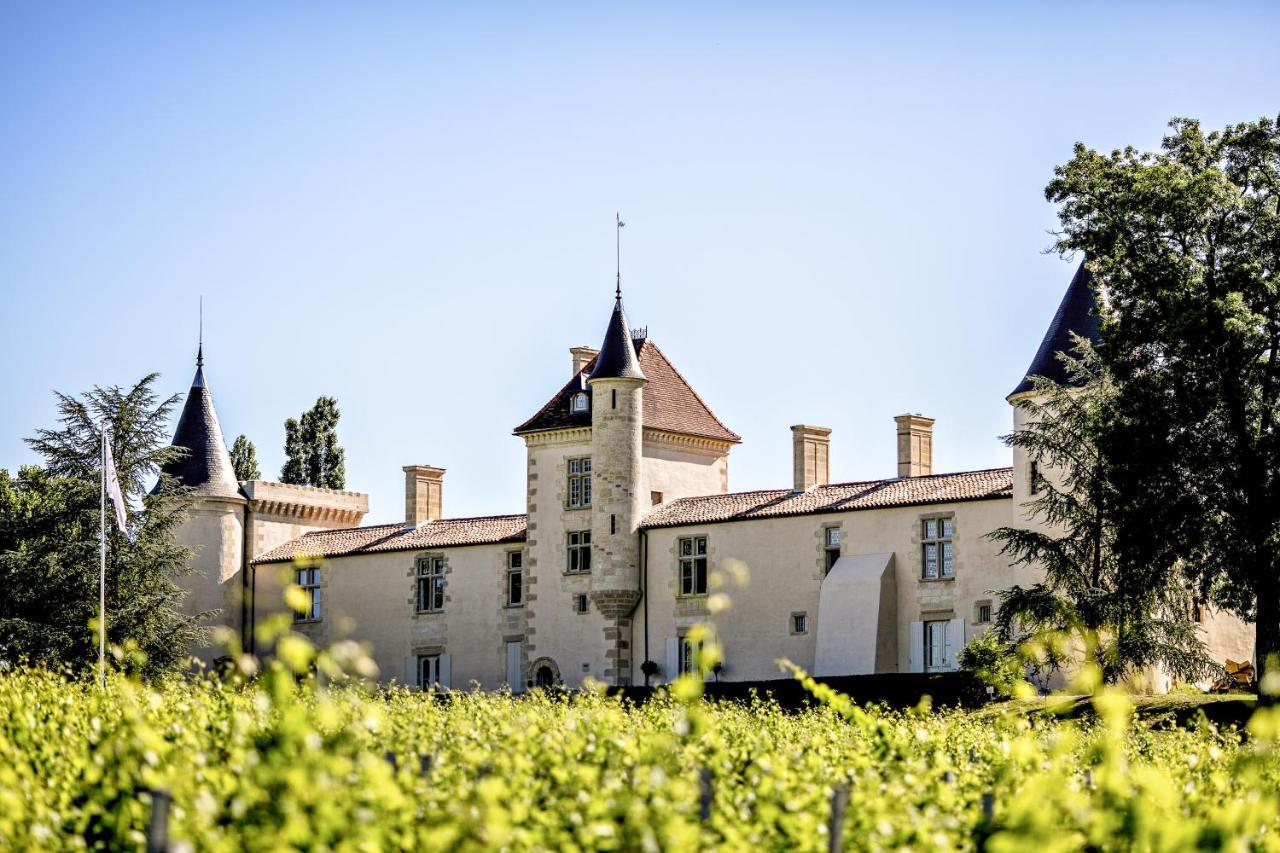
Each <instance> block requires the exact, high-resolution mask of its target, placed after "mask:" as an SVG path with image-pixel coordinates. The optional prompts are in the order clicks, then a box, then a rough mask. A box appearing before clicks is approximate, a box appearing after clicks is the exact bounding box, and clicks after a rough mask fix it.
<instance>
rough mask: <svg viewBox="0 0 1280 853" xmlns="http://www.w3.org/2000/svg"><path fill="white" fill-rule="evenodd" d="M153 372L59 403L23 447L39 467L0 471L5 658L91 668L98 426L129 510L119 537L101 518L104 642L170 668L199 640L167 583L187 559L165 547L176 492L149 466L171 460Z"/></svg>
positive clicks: (155, 668)
mask: <svg viewBox="0 0 1280 853" xmlns="http://www.w3.org/2000/svg"><path fill="white" fill-rule="evenodd" d="M156 379H157V376H156V374H151V375H148V376H145V377H143V378H142V379H141V380H140V381H139V382H138V383H137V384H135V385H133V386H132V387H130V388H119V387H115V386H113V387H110V388H98V387H95V388H94V389H93V390H91V391H89V392H87V393H85V394H83V395H81V396H79V397H73V396H70V395H67V394H58V395H57V398H58V409H59V412H60V426H59V427H58V428H56V429H50V430H38V431H37V432H36V434H35V436H33V437H32V438H31V439H29V440H28V443H29V444H30V445H31V447H33V448H34V449H35V450H36V451H37V452H39V453H40V454H41V455H42V456H43V457H44V463H45V464H44V466H43V467H40V466H29V467H24V468H22V469H21V470H19V471H18V472H17V474H16V475H13V474H11V473H10V472H8V471H6V470H3V469H0V589H4V590H5V594H4V595H3V596H0V645H2V646H3V647H4V651H3V652H2V653H0V654H3V656H4V657H6V658H24V657H25V658H26V659H28V660H31V661H32V662H38V663H45V664H57V663H66V664H69V665H71V666H73V667H81V666H91V665H92V664H93V662H94V661H95V660H96V658H97V635H96V631H94V630H92V629H91V622H92V621H93V620H96V619H97V616H98V530H99V489H100V486H99V476H100V467H99V459H98V456H99V451H98V447H99V442H100V440H101V432H100V431H99V430H100V427H99V424H101V423H103V422H104V421H105V423H106V424H107V429H108V441H110V442H111V447H112V454H113V455H114V457H115V460H116V467H117V472H118V474H119V478H120V486H121V490H122V491H123V492H124V494H125V497H126V500H128V502H129V503H130V505H131V506H132V507H133V508H134V509H133V510H132V511H131V512H130V514H129V519H128V527H129V528H130V529H129V531H128V534H129V535H126V531H121V530H118V529H116V527H115V521H114V518H113V516H112V515H111V513H108V514H107V523H108V528H107V542H108V549H107V572H106V594H107V639H108V642H110V643H112V644H115V645H121V646H124V645H126V644H131V645H134V646H136V648H137V649H138V650H139V651H140V652H142V653H143V654H144V655H145V660H146V663H145V669H146V670H147V671H149V672H152V673H157V672H160V671H163V670H166V669H170V668H172V667H174V666H177V665H178V664H179V663H180V662H181V661H182V660H183V659H184V658H185V656H186V654H187V653H188V650H189V649H190V647H191V645H192V643H194V642H196V641H197V640H200V639H202V637H203V632H202V630H201V629H200V627H199V624H198V621H197V618H196V617H194V616H191V615H187V614H184V613H183V612H182V601H183V598H184V597H185V593H184V592H183V590H182V589H181V588H180V587H179V586H178V584H177V583H176V582H175V580H174V578H175V577H177V576H178V575H180V574H183V573H185V572H186V571H188V568H187V567H188V563H189V554H188V553H187V551H186V549H184V548H182V547H180V546H179V545H178V544H176V543H175V542H174V539H173V529H174V527H175V525H177V524H178V523H179V522H180V520H181V514H180V508H179V505H178V502H177V501H176V500H175V498H176V497H177V489H176V487H175V485H174V484H173V483H172V482H171V481H170V480H168V478H165V477H161V479H160V484H159V487H158V488H157V489H156V490H155V491H154V492H153V493H151V494H146V493H144V488H145V485H146V484H147V483H149V482H150V481H151V479H152V478H154V477H156V476H159V475H160V466H161V465H162V464H163V463H164V462H166V461H168V460H169V459H170V458H172V457H173V456H174V455H175V454H177V453H181V452H182V451H181V450H175V449H174V448H172V447H170V446H169V445H168V443H167V440H166V433H167V422H168V420H169V415H170V414H171V412H172V409H173V406H174V405H175V404H176V402H177V398H176V397H169V398H167V399H161V398H159V397H158V395H157V394H156V392H155V389H154V386H155V381H156Z"/></svg>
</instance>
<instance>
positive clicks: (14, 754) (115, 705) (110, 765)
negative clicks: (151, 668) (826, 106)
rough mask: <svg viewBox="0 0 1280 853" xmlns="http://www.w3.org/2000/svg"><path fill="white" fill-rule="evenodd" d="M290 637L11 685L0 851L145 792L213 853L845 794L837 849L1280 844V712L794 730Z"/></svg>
mask: <svg viewBox="0 0 1280 853" xmlns="http://www.w3.org/2000/svg"><path fill="white" fill-rule="evenodd" d="M285 618H286V619H287V617H285ZM282 643H284V644H285V645H286V648H284V649H283V650H282V654H281V656H280V659H278V660H276V661H274V662H270V663H268V664H266V665H265V667H264V668H263V670H262V671H261V672H259V671H258V669H257V667H258V664H257V663H256V661H254V660H253V659H252V658H249V657H247V656H239V655H237V656H236V660H237V661H238V663H237V665H236V669H235V671H234V672H233V673H232V674H231V676H230V677H229V678H228V680H227V681H225V682H222V681H218V680H216V679H214V678H212V677H206V678H202V679H200V680H197V681H196V682H195V683H192V682H190V681H184V680H177V679H174V680H166V681H161V682H157V683H153V684H149V685H148V684H144V683H141V682H138V681H135V680H131V679H129V678H126V677H124V676H121V675H119V674H113V675H112V676H111V678H110V679H109V681H108V685H107V690H106V691H105V692H102V691H99V690H98V689H97V688H96V687H94V686H93V685H92V684H91V683H89V682H88V681H84V680H75V679H67V678H66V677H65V676H64V675H63V674H60V673H56V672H49V671H46V670H38V669H28V668H20V669H17V670H16V671H12V672H9V673H7V674H4V675H3V676H0V847H3V848H6V849H41V850H47V851H58V850H69V849H83V848H84V847H85V846H91V847H93V846H96V847H99V848H101V849H123V848H127V849H137V848H139V847H141V846H142V844H143V841H144V838H145V831H146V826H147V820H148V815H149V811H150V803H151V795H150V791H151V790H153V789H164V790H167V791H169V792H170V793H171V794H172V796H173V807H172V810H171V812H170V840H171V842H173V843H175V844H177V845H183V846H186V847H188V848H190V849H196V850H214V851H218V850H228V851H230V850H248V851H256V850H280V849H346V850H392V849H400V850H406V849H414V850H426V851H433V850H480V849H499V848H501V849H511V850H526V849H536V850H597V849H599V850H620V849H626V850H642V849H643V850H662V849H670V850H693V849H724V850H760V849H771V850H781V849H787V850H792V849H794V850H800V851H821V850H826V849H828V839H827V831H828V826H829V812H830V805H829V804H830V797H831V791H832V788H833V786H835V785H837V784H841V783H843V784H848V785H849V788H850V801H849V807H848V811H847V813H846V820H845V827H844V833H845V836H844V842H845V845H846V849H874V850H885V849H900V848H910V849H914V850H948V851H950V850H956V849H961V850H972V849H977V848H979V846H980V845H982V846H985V848H986V849H990V850H1026V849H1040V848H1044V849H1048V850H1083V849H1089V850H1100V851H1101V850H1132V849H1137V850H1169V851H1180V850H1187V849H1201V848H1213V849H1275V847H1276V845H1277V842H1276V833H1277V831H1280V797H1278V795H1277V785H1278V782H1280V762H1278V761H1277V754H1276V749H1275V743H1276V738H1277V737H1278V736H1280V716H1277V715H1278V714H1280V711H1273V710H1269V709H1268V710H1264V711H1261V712H1259V713H1258V715H1256V716H1255V717H1254V720H1253V722H1251V723H1250V735H1251V737H1252V740H1251V742H1250V743H1249V744H1248V745H1247V746H1246V745H1245V744H1244V742H1243V739H1242V735H1241V733H1240V732H1238V731H1235V730H1219V729H1216V728H1214V727H1212V726H1210V725H1208V724H1203V725H1200V726H1197V727H1195V728H1192V729H1180V728H1170V727H1164V726H1161V727H1155V726H1151V725H1147V724H1143V723H1139V722H1135V721H1133V720H1132V719H1131V718H1130V713H1129V707H1128V704H1127V699H1126V698H1125V697H1123V696H1122V695H1118V694H1114V693H1108V692H1105V691H1104V692H1101V693H1099V694H1097V695H1096V696H1094V698H1093V705H1094V708H1095V711H1096V713H1097V718H1096V721H1095V722H1091V723H1079V722H1075V721H1060V720H1055V719H1053V718H1051V717H1027V716H1024V715H1021V714H1013V713H1011V714H1008V715H992V714H985V715H983V716H976V715H970V714H965V713H961V712H955V711H943V712H930V711H928V710H927V708H924V707H922V708H920V709H917V710H914V711H909V712H892V711H886V710H883V709H879V708H874V707H867V708H859V707H856V706H854V705H853V704H852V703H851V702H849V701H848V698H847V697H844V696H841V695H839V694H836V693H834V692H832V691H830V690H829V689H827V688H824V687H821V686H820V685H816V684H814V683H813V682H812V681H811V680H807V681H806V683H807V684H808V685H809V687H810V688H811V690H812V691H813V692H814V694H815V696H817V697H818V698H819V700H820V701H821V705H820V706H819V707H816V708H814V709H812V710H809V711H806V712H803V713H797V714H788V713H785V712H783V711H782V710H780V709H779V708H778V707H777V706H776V705H774V704H772V703H769V702H767V701H764V700H756V701H754V702H752V703H750V704H730V703H710V702H706V701H704V700H702V699H699V698H698V697H697V696H696V690H694V691H692V693H693V694H695V695H688V696H683V697H681V696H680V695H679V694H681V693H683V692H685V691H684V688H683V687H681V688H679V689H677V690H673V691H672V694H671V695H670V696H666V697H664V696H659V697H658V698H657V699H655V700H654V701H652V702H649V703H647V704H645V705H644V706H640V707H637V706H634V705H631V704H629V703H627V702H625V701H622V700H619V699H616V698H610V697H607V696H605V695H604V694H603V693H601V692H597V691H592V690H587V691H584V692H582V693H579V694H573V695H566V694H560V693H542V692H538V691H535V692H533V693H532V694H530V695H528V696H525V697H519V698H517V697H513V696H511V695H510V694H505V693H499V694H484V693H478V692H477V693H463V692H449V693H437V692H428V693H418V692H409V691H406V690H404V689H392V690H389V691H387V692H385V693H374V692H371V691H370V690H369V689H368V687H366V686H365V685H364V684H363V683H362V678H361V677H362V676H368V675H370V674H371V669H370V664H369V662H368V660H367V659H365V658H364V657H363V655H362V654H361V653H360V651H359V649H358V647H356V646H354V644H341V645H339V646H335V647H334V648H332V649H329V650H327V651H323V652H318V651H317V650H316V649H314V648H312V647H311V646H310V645H309V644H308V643H307V642H306V641H305V640H303V639H302V638H300V637H297V636H296V635H294V636H288V638H287V643H285V640H284V639H282ZM286 660H287V661H289V662H290V663H289V664H288V665H286V664H285V662H284V661H286ZM307 673H315V674H314V675H308V674H307ZM800 675H801V677H802V678H803V677H804V676H803V673H801V674H800ZM685 679H693V680H695V681H696V678H694V677H693V676H685V677H682V679H681V683H682V684H683V683H684V681H685ZM387 756H391V757H392V758H393V759H394V762H393V761H390V760H388V757H387ZM702 770H708V771H710V774H711V794H712V799H711V808H710V819H709V820H706V821H702V820H701V819H700V815H699V811H700V809H699V774H700V771H702ZM987 793H991V794H993V795H994V801H995V808H994V815H993V819H992V820H987V819H986V818H985V817H984V816H983V812H982V806H981V802H982V798H983V795H984V794H987Z"/></svg>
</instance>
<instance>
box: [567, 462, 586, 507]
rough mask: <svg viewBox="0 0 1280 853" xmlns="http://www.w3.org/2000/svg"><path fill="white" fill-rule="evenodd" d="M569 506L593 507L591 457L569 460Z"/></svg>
mask: <svg viewBox="0 0 1280 853" xmlns="http://www.w3.org/2000/svg"><path fill="white" fill-rule="evenodd" d="M568 464H569V506H570V507H583V506H591V457H590V456H580V457H578V458H576V459H570V460H569V463H568Z"/></svg>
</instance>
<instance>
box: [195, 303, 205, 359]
mask: <svg viewBox="0 0 1280 853" xmlns="http://www.w3.org/2000/svg"><path fill="white" fill-rule="evenodd" d="M197 340H198V341H199V346H197V347H196V367H204V294H201V295H200V332H199V337H198V338H197Z"/></svg>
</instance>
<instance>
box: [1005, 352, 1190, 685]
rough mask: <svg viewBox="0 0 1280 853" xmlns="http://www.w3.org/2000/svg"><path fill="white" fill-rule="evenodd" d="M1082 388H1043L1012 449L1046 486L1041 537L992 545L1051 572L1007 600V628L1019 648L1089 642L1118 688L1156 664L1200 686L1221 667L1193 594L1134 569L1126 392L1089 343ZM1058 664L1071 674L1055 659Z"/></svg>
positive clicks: (1008, 533) (1074, 364)
mask: <svg viewBox="0 0 1280 853" xmlns="http://www.w3.org/2000/svg"><path fill="white" fill-rule="evenodd" d="M1059 358H1061V359H1063V361H1064V363H1065V365H1066V367H1067V371H1068V375H1069V376H1070V377H1071V380H1072V381H1071V383H1069V384H1068V385H1060V384H1057V383H1055V382H1050V381H1048V380H1045V379H1043V378H1040V377H1033V381H1034V382H1035V393H1034V394H1032V395H1028V396H1025V397H1023V398H1021V399H1019V400H1018V402H1017V403H1016V405H1017V406H1018V408H1020V409H1022V410H1023V412H1024V413H1025V415H1026V423H1025V426H1024V428H1023V429H1020V430H1018V431H1016V432H1014V433H1012V434H1011V435H1008V436H1005V438H1004V441H1005V443H1006V444H1008V445H1009V446H1011V447H1016V448H1021V449H1022V450H1024V451H1025V452H1026V454H1027V458H1028V460H1029V461H1030V462H1031V463H1032V466H1033V467H1032V471H1033V472H1044V474H1043V475H1038V474H1037V475H1034V476H1036V482H1035V483H1034V484H1033V486H1032V488H1033V489H1034V494H1035V497H1034V498H1033V499H1032V500H1031V501H1030V502H1029V503H1028V504H1027V510H1028V515H1029V517H1030V518H1032V519H1035V520H1036V521H1038V522H1041V524H1039V525H1037V526H1035V527H1033V528H1022V527H1002V528H999V529H998V530H995V531H993V532H992V533H991V534H989V535H990V537H991V538H992V539H994V540H996V541H997V542H999V543H1000V544H1001V546H1002V548H1001V553H1002V554H1004V555H1007V556H1009V557H1011V558H1012V559H1013V563H1014V565H1030V566H1037V567H1040V568H1042V569H1043V570H1044V573H1045V577H1044V580H1043V581H1041V582H1040V583H1037V584H1033V585H1031V586H1029V587H1022V586H1014V587H1012V588H1010V589H1008V590H1005V591H1004V592H1002V593H1001V594H1000V595H1001V606H1000V609H999V612H998V615H997V617H996V628H997V631H998V632H999V634H1000V636H1001V637H1002V638H1003V639H1004V640H1006V641H1011V642H1022V641H1026V640H1039V641H1041V642H1042V644H1043V645H1044V646H1045V647H1046V648H1049V649H1052V648H1054V647H1055V646H1057V645H1060V644H1058V643H1055V642H1054V640H1055V639H1056V638H1060V637H1061V636H1062V635H1073V636H1081V635H1083V636H1087V637H1089V638H1090V640H1091V641H1096V644H1095V645H1091V647H1090V652H1091V654H1092V655H1093V658H1094V662H1095V663H1097V664H1098V666H1099V668H1100V669H1101V671H1102V676H1103V678H1104V679H1105V680H1106V681H1108V682H1114V681H1116V680H1118V679H1120V678H1122V677H1124V676H1125V675H1128V674H1131V673H1132V672H1133V671H1135V670H1137V669H1141V668H1144V667H1147V666H1151V665H1153V664H1162V665H1163V666H1164V667H1165V668H1166V669H1168V670H1169V671H1170V672H1171V673H1173V674H1174V675H1175V676H1178V677H1181V678H1186V679H1190V678H1193V677H1195V676H1197V675H1199V674H1201V673H1203V672H1206V671H1208V669H1209V667H1210V664H1209V662H1208V660H1207V659H1206V658H1205V655H1204V647H1203V644H1202V643H1201V641H1200V640H1199V638H1198V637H1197V635H1196V630H1195V625H1194V623H1193V622H1192V621H1191V619H1190V614H1189V605H1190V600H1191V599H1190V591H1189V587H1188V584H1187V583H1186V582H1185V579H1184V578H1183V577H1182V575H1181V574H1180V573H1179V572H1177V571H1160V570H1156V571H1152V570H1151V569H1150V567H1148V566H1147V565H1145V564H1144V563H1142V562H1141V561H1137V560H1132V559H1129V557H1130V554H1131V549H1129V548H1127V547H1126V546H1127V542H1126V540H1125V534H1124V522H1125V520H1126V518H1127V515H1126V512H1125V502H1126V499H1127V495H1126V493H1125V488H1124V483H1123V480H1122V479H1120V478H1118V477H1117V473H1118V472H1117V468H1116V466H1115V465H1113V464H1112V455H1111V453H1110V450H1109V448H1110V441H1111V434H1112V418H1113V417H1114V414H1115V407H1116V404H1117V402H1118V399H1119V394H1118V391H1117V387H1116V385H1115V383H1114V382H1112V381H1111V379H1110V377H1109V376H1108V375H1107V373H1106V371H1105V369H1104V368H1102V366H1101V365H1100V363H1099V361H1098V357H1097V356H1096V354H1095V353H1094V351H1093V349H1092V348H1091V347H1090V345H1089V344H1088V342H1087V341H1084V340H1083V339H1080V338H1076V350H1075V355H1070V356H1069V355H1067V354H1063V353H1060V354H1059ZM1049 663H1050V664H1051V665H1058V664H1060V663H1062V660H1061V658H1060V657H1059V656H1056V655H1051V656H1050V660H1049Z"/></svg>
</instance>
